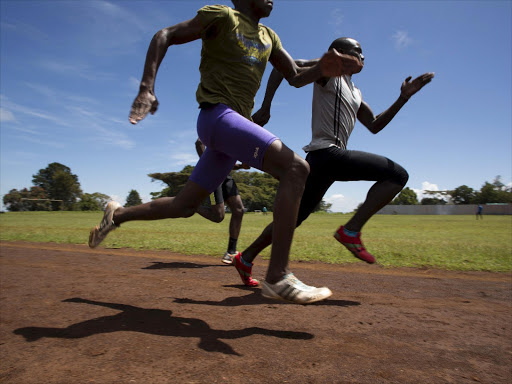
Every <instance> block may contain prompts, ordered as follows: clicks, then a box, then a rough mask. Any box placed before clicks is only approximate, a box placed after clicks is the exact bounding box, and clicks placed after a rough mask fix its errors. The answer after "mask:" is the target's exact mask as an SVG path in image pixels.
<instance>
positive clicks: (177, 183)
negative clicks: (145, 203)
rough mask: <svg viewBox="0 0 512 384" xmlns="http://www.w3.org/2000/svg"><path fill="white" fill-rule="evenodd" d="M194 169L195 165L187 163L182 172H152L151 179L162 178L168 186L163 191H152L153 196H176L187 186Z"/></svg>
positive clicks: (155, 197)
mask: <svg viewBox="0 0 512 384" xmlns="http://www.w3.org/2000/svg"><path fill="white" fill-rule="evenodd" d="M193 170H194V167H193V166H191V165H187V166H186V167H185V168H183V169H182V170H181V171H180V172H167V173H150V174H149V175H148V176H149V177H151V181H155V180H160V181H161V182H163V183H165V184H167V188H165V189H164V190H162V191H161V192H152V193H151V196H152V198H153V199H157V198H159V197H168V196H176V195H177V194H178V192H179V191H181V190H182V189H183V187H184V186H185V183H186V182H187V180H188V178H189V177H190V174H191V173H192V171H193Z"/></svg>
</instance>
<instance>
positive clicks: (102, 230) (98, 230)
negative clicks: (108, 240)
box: [89, 201, 121, 248]
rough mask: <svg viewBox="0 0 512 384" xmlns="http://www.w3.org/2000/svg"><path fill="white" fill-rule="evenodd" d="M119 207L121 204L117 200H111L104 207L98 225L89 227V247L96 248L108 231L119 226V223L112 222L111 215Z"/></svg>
mask: <svg viewBox="0 0 512 384" xmlns="http://www.w3.org/2000/svg"><path fill="white" fill-rule="evenodd" d="M118 208H121V204H119V203H118V202H117V201H111V202H110V203H108V204H107V206H106V207H105V213H104V214H103V219H102V220H101V222H100V225H97V226H96V227H94V228H93V229H91V233H90V234H89V247H91V248H96V247H97V246H98V245H99V244H100V243H101V242H102V241H103V240H104V239H105V237H107V235H108V233H109V232H110V231H113V230H114V229H116V228H119V225H116V224H115V223H114V220H113V217H114V212H115V210H116V209H118Z"/></svg>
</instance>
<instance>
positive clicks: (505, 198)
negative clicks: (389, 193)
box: [389, 176, 512, 205]
mask: <svg viewBox="0 0 512 384" xmlns="http://www.w3.org/2000/svg"><path fill="white" fill-rule="evenodd" d="M425 193H426V194H427V195H429V196H428V197H424V198H423V199H421V201H418V195H416V192H414V191H413V190H412V189H410V188H407V187H406V188H404V189H403V190H402V192H400V193H399V194H398V195H397V197H395V198H394V199H393V201H391V203H389V204H390V205H417V204H421V205H443V204H456V205H459V204H497V203H498V204H499V203H502V204H503V203H512V186H508V187H507V186H506V185H505V184H503V183H502V182H501V176H496V178H495V179H494V181H493V182H492V183H489V182H487V181H486V182H485V183H484V185H483V186H482V188H480V190H474V189H473V188H470V187H468V186H467V185H461V186H460V187H457V188H455V189H453V190H446V191H425Z"/></svg>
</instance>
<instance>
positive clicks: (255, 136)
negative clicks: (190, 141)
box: [190, 104, 278, 193]
mask: <svg viewBox="0 0 512 384" xmlns="http://www.w3.org/2000/svg"><path fill="white" fill-rule="evenodd" d="M197 134H198V136H199V138H200V139H201V141H202V142H203V143H204V145H205V146H206V150H205V151H204V153H203V154H202V155H201V158H200V159H199V161H198V163H197V164H196V167H195V168H194V171H193V172H192V174H191V175H190V180H192V181H193V182H194V183H197V184H199V185H200V186H201V187H203V188H204V189H206V190H207V191H208V193H212V192H213V191H215V189H216V188H217V187H218V186H219V185H221V184H222V182H223V181H224V179H225V178H226V176H227V175H228V174H229V172H231V170H232V169H233V166H234V165H235V163H236V161H237V160H238V161H240V162H242V163H244V164H247V165H249V166H251V167H253V168H257V169H259V170H261V168H262V165H263V157H264V155H265V152H266V150H267V148H268V147H269V146H270V144H272V143H273V142H274V140H278V138H277V137H276V136H275V135H273V134H272V133H270V132H269V131H267V130H266V129H264V128H262V127H260V126H259V125H258V124H255V123H253V122H252V121H250V120H248V119H246V118H245V117H243V116H241V115H240V114H238V113H237V112H235V111H233V110H232V109H231V108H229V107H228V106H227V105H225V104H215V105H212V106H209V107H206V108H202V109H201V112H200V113H199V117H198V119H197Z"/></svg>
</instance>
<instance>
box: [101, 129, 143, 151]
mask: <svg viewBox="0 0 512 384" xmlns="http://www.w3.org/2000/svg"><path fill="white" fill-rule="evenodd" d="M95 128H96V131H97V134H96V135H95V136H94V139H95V140H97V141H99V142H102V143H104V144H107V145H113V146H115V147H120V148H122V149H132V148H134V147H135V142H134V141H133V140H130V139H129V138H128V137H127V136H126V135H125V134H123V133H121V132H118V131H115V130H112V129H107V128H103V127H100V126H98V125H95Z"/></svg>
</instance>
